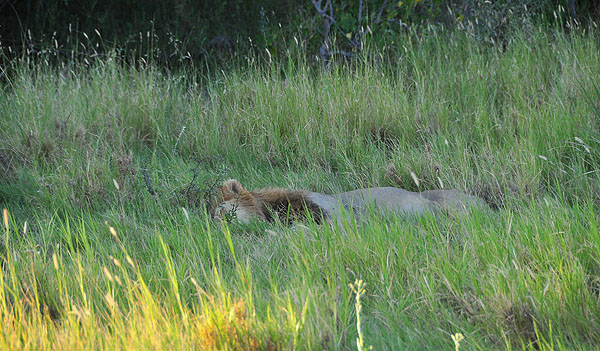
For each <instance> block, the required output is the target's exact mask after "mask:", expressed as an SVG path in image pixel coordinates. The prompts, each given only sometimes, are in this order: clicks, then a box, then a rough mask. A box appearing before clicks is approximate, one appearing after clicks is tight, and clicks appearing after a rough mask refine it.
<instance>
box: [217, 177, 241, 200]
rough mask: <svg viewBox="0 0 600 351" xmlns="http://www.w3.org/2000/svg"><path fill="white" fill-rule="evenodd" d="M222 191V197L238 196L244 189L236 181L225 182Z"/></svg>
mask: <svg viewBox="0 0 600 351" xmlns="http://www.w3.org/2000/svg"><path fill="white" fill-rule="evenodd" d="M222 189H223V195H224V196H227V195H230V196H238V195H240V194H241V193H242V192H243V191H244V187H243V186H242V184H241V183H240V182H239V181H238V180H237V179H229V180H226V181H225V183H223V188H222Z"/></svg>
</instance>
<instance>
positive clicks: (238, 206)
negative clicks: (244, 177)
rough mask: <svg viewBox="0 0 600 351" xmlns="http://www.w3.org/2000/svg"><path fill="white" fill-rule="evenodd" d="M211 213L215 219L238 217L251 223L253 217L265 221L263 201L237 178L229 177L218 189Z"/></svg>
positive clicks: (239, 219)
mask: <svg viewBox="0 0 600 351" xmlns="http://www.w3.org/2000/svg"><path fill="white" fill-rule="evenodd" d="M211 214H212V215H213V218H214V219H227V220H229V219H234V218H235V219H237V220H238V221H240V222H243V223H249V222H250V219H251V218H255V219H258V220H262V221H265V220H266V219H267V218H266V216H265V214H264V212H263V205H262V201H261V200H260V199H258V198H256V197H254V196H253V195H252V194H251V193H250V192H248V191H247V190H246V189H244V187H243V186H242V184H241V183H240V182H239V181H237V180H236V179H229V180H227V181H225V182H224V183H223V185H222V186H221V187H220V188H218V189H217V199H216V201H215V202H214V203H213V206H212V210H211Z"/></svg>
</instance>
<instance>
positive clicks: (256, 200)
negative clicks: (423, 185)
mask: <svg viewBox="0 0 600 351" xmlns="http://www.w3.org/2000/svg"><path fill="white" fill-rule="evenodd" d="M473 207H487V205H486V203H485V202H484V201H483V200H482V199H480V198H478V197H475V196H471V195H468V194H465V193H463V192H460V191H458V190H429V191H423V192H420V193H419V192H411V191H408V190H404V189H399V188H393V187H380V188H366V189H359V190H354V191H348V192H345V193H340V194H333V195H328V194H321V193H314V192H310V191H304V190H288V189H280V188H266V189H260V190H255V191H247V190H246V189H244V187H243V186H242V184H241V183H240V182H239V181H237V180H235V179H229V180H227V181H225V182H224V183H223V186H221V187H220V188H218V189H217V200H216V201H215V202H214V203H213V206H212V208H211V214H212V215H213V217H214V218H215V219H222V218H226V219H234V218H235V219H237V220H238V221H240V222H243V223H249V222H250V220H251V219H257V220H261V221H274V220H277V219H279V220H281V221H282V222H288V221H289V220H290V219H291V220H302V219H305V218H306V216H307V215H308V214H310V216H311V217H312V218H314V219H315V221H316V222H317V223H321V222H323V221H331V220H332V219H334V218H338V219H339V218H340V217H341V216H342V213H343V212H344V213H349V212H352V214H353V215H354V216H355V218H360V217H363V216H365V215H366V214H368V213H369V211H371V210H375V212H378V213H386V212H396V213H400V214H403V215H422V214H424V213H427V212H429V213H432V214H438V213H449V212H462V211H467V210H469V209H471V208H473Z"/></svg>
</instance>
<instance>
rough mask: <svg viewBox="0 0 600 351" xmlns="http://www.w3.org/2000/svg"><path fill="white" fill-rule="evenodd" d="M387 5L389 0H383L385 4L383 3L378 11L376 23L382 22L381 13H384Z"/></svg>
mask: <svg viewBox="0 0 600 351" xmlns="http://www.w3.org/2000/svg"><path fill="white" fill-rule="evenodd" d="M386 5H387V0H383V4H381V7H380V8H379V10H378V11H377V19H375V23H376V24H377V23H379V22H381V14H382V13H383V9H385V7H386Z"/></svg>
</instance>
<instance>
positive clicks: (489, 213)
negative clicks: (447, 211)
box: [0, 30, 600, 350]
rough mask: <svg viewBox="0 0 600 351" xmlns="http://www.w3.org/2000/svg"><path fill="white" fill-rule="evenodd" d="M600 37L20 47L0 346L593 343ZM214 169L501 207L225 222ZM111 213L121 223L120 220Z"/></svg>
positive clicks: (219, 175)
mask: <svg viewBox="0 0 600 351" xmlns="http://www.w3.org/2000/svg"><path fill="white" fill-rule="evenodd" d="M598 42H599V41H598V36H597V34H596V33H594V32H592V33H585V34H571V35H570V36H565V35H563V34H556V33H546V32H537V33H534V34H532V35H529V36H526V35H522V36H517V37H516V39H515V40H513V41H512V42H511V43H510V45H508V46H507V50H506V51H505V52H501V51H498V50H497V49H495V48H491V47H486V46H482V45H481V44H479V43H476V42H475V41H472V40H471V39H469V38H468V37H465V36H463V35H460V34H455V35H448V34H444V35H442V34H440V33H438V32H436V31H435V30H432V31H431V32H429V33H425V34H423V35H422V36H419V37H416V36H407V37H406V38H405V44H404V46H403V48H402V50H400V52H398V55H399V58H398V59H397V62H398V64H397V65H395V66H393V67H392V66H390V65H389V64H385V63H381V62H376V61H377V60H376V59H374V58H365V59H364V60H363V61H361V62H360V63H353V64H348V65H337V66H335V65H334V66H332V67H322V68H315V67H314V66H308V65H300V66H298V67H294V66H293V65H291V64H288V65H278V64H272V65H271V66H258V65H254V64H249V65H248V66H247V67H244V68H241V67H240V68H237V69H232V70H230V71H228V72H219V73H217V72H215V73H213V74H208V75H200V74H199V73H197V72H194V71H189V72H185V71H181V72H171V73H164V72H162V71H160V70H158V69H155V68H153V67H151V66H150V67H145V68H132V67H128V66H125V65H123V64H121V63H120V62H119V60H118V59H117V58H106V59H102V60H98V61H95V62H93V63H90V64H84V63H80V64H79V63H78V64H72V65H68V66H66V67H68V68H56V67H52V68H51V67H48V66H45V65H44V64H40V65H38V66H33V65H31V64H27V63H26V61H23V62H16V63H15V67H16V69H15V70H14V72H15V73H14V74H12V75H11V76H10V77H9V78H8V83H6V84H5V85H4V86H3V87H2V91H3V92H2V94H1V95H0V111H1V113H2V118H0V167H2V169H3V170H4V172H2V173H1V174H0V206H1V207H2V208H7V209H9V210H10V216H9V213H8V212H7V214H6V221H7V224H6V225H5V227H3V228H2V229H3V232H2V234H3V238H2V241H1V244H0V258H1V262H2V270H0V330H1V332H0V348H11V349H12V348H20V349H36V350H37V349H54V348H57V347H58V348H85V349H111V350H112V349H147V348H161V349H164V348H167V349H173V348H178V349H191V348H196V349H202V348H205V349H230V350H279V349H315V350H320V349H332V350H338V349H342V350H347V349H355V348H356V347H357V344H356V338H357V321H356V315H357V307H356V306H355V302H356V301H357V300H356V296H355V295H353V290H352V289H351V288H349V284H351V283H353V282H354V281H355V280H363V281H364V282H365V283H366V292H365V294H364V295H362V296H361V297H360V304H361V308H362V310H361V311H360V319H361V324H360V325H361V330H362V334H363V335H362V338H363V340H364V346H365V347H366V346H368V345H372V346H373V347H374V349H420V350H421V349H423V350H439V349H451V348H452V347H453V339H452V337H451V336H452V335H454V334H455V333H459V332H460V333H462V334H464V336H465V339H464V340H462V342H461V350H463V349H465V350H471V349H482V350H487V349H542V350H552V349H586V348H588V347H591V346H592V345H596V344H598V342H600V330H599V328H598V326H599V325H600V323H599V318H600V312H598V311H600V308H599V307H600V306H599V302H598V301H599V300H598V294H599V292H600V266H599V264H598V262H599V259H598V255H599V253H600V240H599V239H598V224H599V223H598V219H597V218H598V212H599V211H598V204H599V202H600V179H599V178H600V176H599V169H600V125H599V121H600V115H599V114H598V111H599V106H600V105H599V104H598V102H597V101H600V85H599V84H598V82H599V81H600V56H599V55H598V52H600V47H599V45H598ZM225 178H237V179H240V180H241V181H242V182H243V183H244V184H245V185H246V186H247V187H248V188H258V187H262V186H277V187H288V188H293V189H310V190H313V191H320V192H326V193H329V192H339V191H344V190H352V189H356V188H360V187H367V186H385V185H392V186H398V187H403V188H406V189H409V190H425V189H439V188H446V189H447V188H458V189H462V190H466V191H467V192H470V193H472V194H476V195H478V196H480V197H482V198H484V199H486V201H487V202H488V203H489V204H490V205H491V207H492V208H494V210H478V211H475V212H474V213H471V214H469V215H465V216H462V217H448V218H432V217H428V216H426V217H423V218H417V219H414V218H413V219H410V218H409V219H407V218H396V217H386V218H378V219H377V220H373V221H370V222H368V223H361V224H360V225H356V224H353V223H347V224H345V225H344V226H342V227H337V226H327V225H323V226H316V225H314V224H312V223H306V226H305V225H297V226H295V227H292V228H288V227H282V226H280V225H270V224H265V223H251V224H250V225H239V224H231V225H229V226H224V227H222V226H220V225H219V224H217V223H213V222H212V221H211V220H210V219H208V218H207V216H206V214H205V204H206V202H207V201H208V199H209V198H210V195H211V193H210V190H211V189H212V187H213V186H214V185H215V184H218V183H219V182H220V181H222V180H223V179H225ZM111 228H112V229H111Z"/></svg>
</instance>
